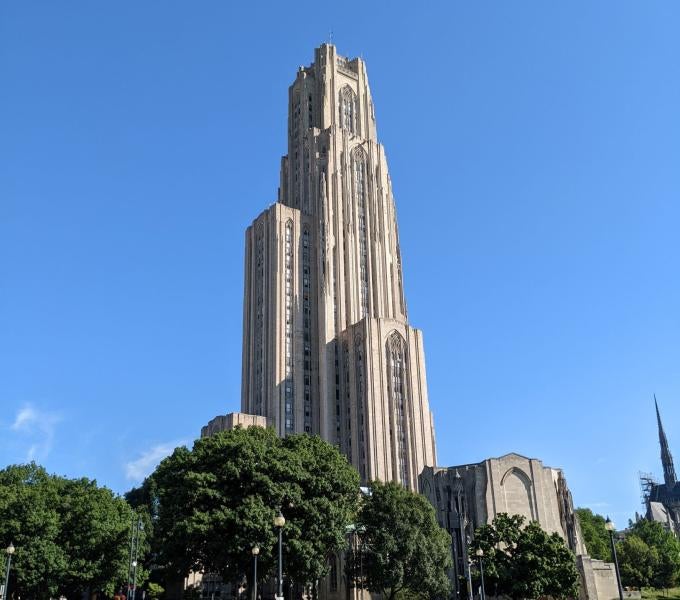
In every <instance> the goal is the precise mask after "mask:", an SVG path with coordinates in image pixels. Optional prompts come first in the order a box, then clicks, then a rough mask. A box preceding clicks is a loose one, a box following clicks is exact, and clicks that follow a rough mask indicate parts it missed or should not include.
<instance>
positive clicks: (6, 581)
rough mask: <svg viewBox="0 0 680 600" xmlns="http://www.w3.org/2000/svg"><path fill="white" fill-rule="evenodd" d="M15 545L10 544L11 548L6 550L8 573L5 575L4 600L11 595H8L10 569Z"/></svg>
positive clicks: (8, 547)
mask: <svg viewBox="0 0 680 600" xmlns="http://www.w3.org/2000/svg"><path fill="white" fill-rule="evenodd" d="M14 550H15V548H14V544H13V543H12V542H10V543H9V546H7V548H5V553H6V554H7V572H6V573H5V589H4V590H3V592H2V598H3V600H7V597H8V596H9V594H8V593H7V590H8V587H9V569H10V567H11V565H12V554H14Z"/></svg>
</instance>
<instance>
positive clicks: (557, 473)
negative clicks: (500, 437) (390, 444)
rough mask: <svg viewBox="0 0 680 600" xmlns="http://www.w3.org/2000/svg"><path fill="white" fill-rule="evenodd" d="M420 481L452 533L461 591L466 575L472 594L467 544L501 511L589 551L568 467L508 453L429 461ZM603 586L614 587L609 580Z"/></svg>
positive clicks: (594, 599)
mask: <svg viewBox="0 0 680 600" xmlns="http://www.w3.org/2000/svg"><path fill="white" fill-rule="evenodd" d="M419 482H420V491H421V493H422V494H424V495H425V496H426V497H427V498H428V499H429V501H430V503H431V504H432V506H433V507H434V508H435V511H436V514H437V519H438V521H439V524H440V525H441V526H442V527H444V528H445V529H446V530H447V531H448V532H449V533H450V534H451V552H452V556H453V569H452V570H451V573H450V576H451V580H452V582H453V585H454V586H455V589H456V590H457V591H460V588H461V583H460V582H461V581H466V582H467V587H468V594H469V593H470V591H471V585H472V584H471V581H470V568H469V564H470V562H469V561H470V556H469V554H468V548H469V545H470V542H471V541H472V539H473V537H474V531H475V529H476V528H477V527H479V526H481V525H484V524H486V523H490V522H491V521H493V519H494V517H495V516H496V515H498V514H499V513H508V514H517V515H522V516H524V517H525V518H526V520H527V521H536V522H538V523H539V524H540V525H541V527H542V528H543V529H544V530H545V531H547V532H548V533H553V532H555V533H557V534H559V535H560V536H561V537H562V538H563V539H564V541H565V542H566V544H567V546H568V547H569V548H570V549H571V550H572V551H573V552H574V554H576V556H584V555H586V554H587V552H586V548H585V544H584V543H583V538H582V535H581V531H580V527H579V524H578V520H577V518H576V515H575V513H574V506H573V501H572V498H571V492H570V491H569V488H568V486H567V482H566V479H565V477H564V473H563V472H562V470H561V469H554V468H551V467H547V466H545V465H544V464H543V463H542V462H541V461H540V460H538V459H534V458H527V457H525V456H521V455H519V454H506V455H505V456H501V457H499V458H490V459H487V460H484V461H482V462H480V463H474V464H468V465H460V466H457V467H447V468H440V467H426V468H425V469H424V470H423V472H422V473H421V475H420V479H419ZM586 558H587V557H586ZM589 560H590V559H588V561H589ZM588 566H589V567H590V563H588ZM591 571H592V569H591ZM591 571H589V572H588V577H590V580H589V581H595V580H596V579H597V581H598V582H602V577H599V575H601V574H599V573H598V574H593V573H592V572H591ZM603 572H604V571H603ZM608 573H609V571H607V572H606V573H605V575H606V574H608ZM583 578H584V573H583V572H582V579H583ZM582 583H583V584H584V585H582V586H581V587H582V590H583V592H584V594H586V592H587V590H588V588H586V587H585V584H586V583H587V582H586V581H585V579H583V581H582ZM593 586H594V584H593ZM601 587H602V589H609V588H607V586H606V582H605V583H602V584H601ZM590 590H591V595H587V594H586V595H585V596H584V598H588V599H589V600H609V597H606V596H598V595H593V593H595V592H594V591H593V590H596V588H595V587H592V586H591V588H590ZM614 591H615V592H616V593H615V596H616V595H618V592H617V591H616V588H614ZM468 597H469V596H468Z"/></svg>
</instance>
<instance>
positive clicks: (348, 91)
mask: <svg viewBox="0 0 680 600" xmlns="http://www.w3.org/2000/svg"><path fill="white" fill-rule="evenodd" d="M356 107H357V102H356V96H355V94H354V92H353V91H352V88H350V87H349V86H345V87H344V88H342V90H341V91H340V127H342V128H343V129H346V130H347V131H349V132H350V133H359V132H358V131H357V127H356V123H357V114H356V113H357V109H356Z"/></svg>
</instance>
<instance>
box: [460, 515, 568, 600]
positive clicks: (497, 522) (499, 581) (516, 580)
mask: <svg viewBox="0 0 680 600" xmlns="http://www.w3.org/2000/svg"><path fill="white" fill-rule="evenodd" d="M524 522H525V519H524V517H522V516H519V515H507V514H504V513H501V514H499V515H497V516H496V518H495V519H494V520H493V522H492V523H491V524H490V525H483V526H482V527H480V528H478V529H477V531H476V532H475V540H474V542H473V543H472V546H471V551H472V553H473V555H474V554H475V553H476V551H477V550H480V549H481V550H482V551H483V553H484V554H483V561H484V576H485V583H486V587H487V590H489V591H490V593H491V590H493V595H494V596H498V595H506V596H509V597H510V598H517V599H519V598H539V597H543V596H550V597H552V598H573V597H575V596H577V595H578V582H579V575H578V571H577V569H576V561H575V558H574V555H573V553H572V552H571V550H569V548H567V546H566V544H565V543H564V540H563V539H562V538H561V537H560V536H559V535H558V534H557V533H552V534H548V533H547V532H545V531H544V530H543V529H542V528H541V526H540V525H539V524H538V523H536V522H533V521H532V522H530V523H529V524H528V525H526V526H525V525H524Z"/></svg>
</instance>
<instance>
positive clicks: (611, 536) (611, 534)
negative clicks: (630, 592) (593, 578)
mask: <svg viewBox="0 0 680 600" xmlns="http://www.w3.org/2000/svg"><path fill="white" fill-rule="evenodd" d="M604 526H605V529H606V530H607V531H608V532H609V541H610V542H611V544H612V557H613V558H614V568H615V569H616V583H617V585H618V586H619V600H623V588H622V587H621V573H620V572H619V559H618V557H617V556H616V545H615V544H614V530H615V529H616V526H615V525H614V523H613V521H612V520H611V519H610V518H609V517H607V520H606V521H605V522H604Z"/></svg>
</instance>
